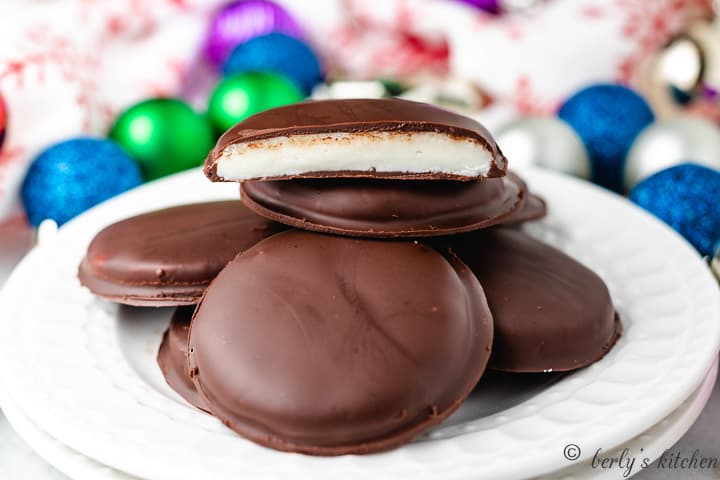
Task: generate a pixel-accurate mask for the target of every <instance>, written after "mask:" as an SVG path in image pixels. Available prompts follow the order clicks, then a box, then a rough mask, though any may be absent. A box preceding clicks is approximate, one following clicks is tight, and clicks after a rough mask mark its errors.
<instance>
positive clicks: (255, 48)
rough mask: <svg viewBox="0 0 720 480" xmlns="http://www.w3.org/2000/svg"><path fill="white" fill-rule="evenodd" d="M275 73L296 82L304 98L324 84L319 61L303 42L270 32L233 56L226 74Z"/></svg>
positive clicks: (244, 45)
mask: <svg viewBox="0 0 720 480" xmlns="http://www.w3.org/2000/svg"><path fill="white" fill-rule="evenodd" d="M250 71H257V72H273V73H279V74H281V75H284V76H286V77H288V78H289V79H290V80H292V81H293V82H295V83H296V84H297V86H298V87H300V90H302V91H303V93H304V94H305V95H308V94H309V93H310V92H311V91H312V89H313V87H314V86H315V85H317V84H318V83H320V82H321V81H322V70H321V68H320V62H319V61H318V58H317V56H316V55H315V53H314V52H313V51H312V50H311V49H310V47H308V46H307V45H306V44H305V43H303V41H302V40H298V39H297V38H293V37H291V36H289V35H285V34H283V33H277V32H276V33H270V34H268V35H261V36H259V37H255V38H251V39H250V40H248V41H247V42H244V43H241V44H240V45H238V46H237V47H235V49H234V50H233V51H232V53H230V56H229V57H228V59H227V61H226V62H225V66H224V67H223V74H224V75H226V76H227V75H232V74H234V73H243V72H250Z"/></svg>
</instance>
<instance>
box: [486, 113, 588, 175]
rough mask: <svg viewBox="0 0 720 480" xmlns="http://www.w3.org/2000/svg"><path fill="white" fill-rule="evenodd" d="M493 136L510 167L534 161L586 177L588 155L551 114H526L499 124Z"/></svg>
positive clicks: (569, 130) (580, 142) (572, 133)
mask: <svg viewBox="0 0 720 480" xmlns="http://www.w3.org/2000/svg"><path fill="white" fill-rule="evenodd" d="M495 138H496V140H497V142H498V145H499V146H500V148H501V149H502V151H503V153H504V154H505V156H506V157H507V159H508V163H509V166H510V168H513V167H516V166H524V165H537V166H541V167H545V168H548V169H551V170H555V171H557V172H564V173H567V174H570V175H574V176H576V177H580V178H584V179H589V178H590V175H591V166H590V158H589V157H588V153H587V150H586V149H585V145H584V144H583V143H582V140H580V137H579V136H578V135H577V133H575V131H574V130H573V129H572V128H571V127H570V126H569V125H568V124H567V123H565V122H563V121H562V120H560V119H558V118H555V117H526V118H521V119H519V120H516V121H514V122H512V123H510V124H508V125H506V126H505V127H503V128H501V129H500V130H499V131H498V133H497V134H495Z"/></svg>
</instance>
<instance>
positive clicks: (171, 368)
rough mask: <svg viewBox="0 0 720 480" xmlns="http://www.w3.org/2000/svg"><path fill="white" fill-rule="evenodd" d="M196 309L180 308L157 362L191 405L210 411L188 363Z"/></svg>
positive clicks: (171, 383)
mask: <svg viewBox="0 0 720 480" xmlns="http://www.w3.org/2000/svg"><path fill="white" fill-rule="evenodd" d="M194 311H195V307H178V308H177V309H176V310H175V313H174V314H173V316H172V319H171V320H170V326H169V327H168V329H167V330H166V331H165V334H164V335H163V338H162V343H160V349H159V350H158V355H157V362H158V365H159V366H160V370H161V371H162V373H163V376H164V377H165V381H166V382H167V383H168V385H170V387H171V388H172V389H173V390H175V392H177V394H178V395H180V396H181V397H182V398H184V399H185V400H186V401H187V402H188V403H190V405H193V406H195V407H197V408H199V409H200V410H204V411H206V412H207V411H208V408H207V406H206V405H205V401H204V400H203V399H202V397H201V396H200V395H198V393H197V390H195V385H193V382H192V380H191V379H190V370H189V369H188V362H187V343H188V332H189V331H190V319H191V318H192V315H193V312H194Z"/></svg>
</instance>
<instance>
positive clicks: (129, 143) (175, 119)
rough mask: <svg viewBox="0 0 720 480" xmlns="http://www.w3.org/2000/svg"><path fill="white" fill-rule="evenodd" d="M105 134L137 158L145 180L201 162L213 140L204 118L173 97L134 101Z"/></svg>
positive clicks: (209, 127)
mask: <svg viewBox="0 0 720 480" xmlns="http://www.w3.org/2000/svg"><path fill="white" fill-rule="evenodd" d="M108 136H109V137H110V138H112V139H113V140H115V141H116V142H117V143H118V144H120V146H121V147H122V148H123V149H124V150H125V151H126V152H127V153H128V154H129V155H130V156H131V157H133V158H134V159H135V160H136V161H137V162H138V164H139V165H140V168H141V170H142V172H143V176H144V177H145V180H153V179H156V178H159V177H164V176H165V175H170V174H172V173H176V172H180V171H183V170H187V169H188V168H192V167H196V166H198V165H200V164H201V163H202V162H203V160H204V159H205V157H206V156H207V153H208V152H209V151H210V149H211V148H212V147H213V146H214V144H215V138H214V136H213V131H212V127H211V126H210V124H209V123H208V121H207V119H206V118H205V117H203V116H202V115H200V114H198V113H196V112H195V111H194V110H193V109H192V108H190V106H189V105H188V104H186V103H185V102H183V101H181V100H178V99H176V98H153V99H150V100H145V101H142V102H140V103H136V104H135V105H133V106H132V107H130V108H128V109H127V110H126V111H125V112H124V113H123V114H121V115H120V116H119V117H118V118H117V120H116V121H115V124H114V125H113V126H112V128H111V129H110V133H109V134H108Z"/></svg>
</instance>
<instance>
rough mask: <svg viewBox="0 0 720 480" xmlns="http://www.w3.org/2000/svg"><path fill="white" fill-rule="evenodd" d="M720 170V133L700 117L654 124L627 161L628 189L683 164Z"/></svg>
mask: <svg viewBox="0 0 720 480" xmlns="http://www.w3.org/2000/svg"><path fill="white" fill-rule="evenodd" d="M685 162H692V163H699V164H701V165H705V166H708V167H711V168H715V169H718V170H720V129H719V128H718V127H717V126H715V125H714V124H713V123H711V122H709V121H707V120H704V119H702V118H698V117H690V116H679V117H674V118H670V119H667V120H661V121H658V122H655V123H653V124H652V125H650V126H648V127H647V128H645V130H643V131H642V132H640V135H638V137H637V139H636V140H635V141H634V142H633V144H632V146H631V147H630V151H628V155H627V159H626V160H625V172H624V179H625V188H626V189H627V190H630V189H631V188H632V187H633V186H635V185H636V184H637V183H639V182H640V181H641V180H642V179H644V178H647V177H649V176H650V175H652V174H653V173H656V172H659V171H660V170H663V169H665V168H667V167H670V166H673V165H677V164H680V163H685Z"/></svg>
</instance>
